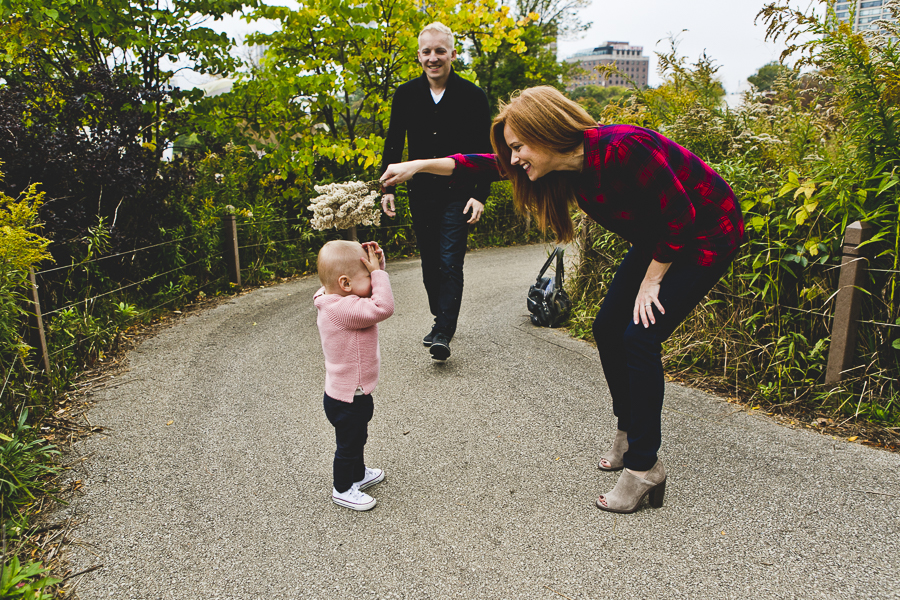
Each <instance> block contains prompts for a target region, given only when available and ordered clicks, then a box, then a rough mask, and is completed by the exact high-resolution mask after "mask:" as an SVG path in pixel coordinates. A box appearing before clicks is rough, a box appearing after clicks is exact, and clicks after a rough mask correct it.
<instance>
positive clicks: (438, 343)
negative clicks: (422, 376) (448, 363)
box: [429, 333, 450, 362]
mask: <svg viewBox="0 0 900 600" xmlns="http://www.w3.org/2000/svg"><path fill="white" fill-rule="evenodd" d="M429 351H430V352H431V359H432V360H437V361H441V362H443V361H445V360H447V359H448V358H450V338H449V337H447V336H446V335H445V334H443V333H436V334H435V336H434V339H433V340H432V342H431V350H429Z"/></svg>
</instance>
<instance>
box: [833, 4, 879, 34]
mask: <svg viewBox="0 0 900 600" xmlns="http://www.w3.org/2000/svg"><path fill="white" fill-rule="evenodd" d="M885 4H887V0H838V2H837V3H836V4H835V5H834V11H835V13H837V17H838V19H841V20H842V21H850V16H851V15H850V13H851V12H852V13H853V22H852V25H853V31H866V30H867V29H876V27H875V24H874V21H877V20H878V19H892V18H893V15H891V13H890V11H889V10H888V9H887V8H886V7H885V6H884V5H885Z"/></svg>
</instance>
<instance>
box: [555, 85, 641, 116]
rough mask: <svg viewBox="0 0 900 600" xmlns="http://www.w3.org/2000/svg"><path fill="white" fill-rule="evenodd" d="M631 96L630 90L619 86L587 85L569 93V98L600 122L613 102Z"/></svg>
mask: <svg viewBox="0 0 900 600" xmlns="http://www.w3.org/2000/svg"><path fill="white" fill-rule="evenodd" d="M628 94H630V91H629V90H628V88H624V87H620V86H617V85H613V86H609V87H602V86H599V85H586V86H582V87H578V88H575V89H574V90H572V91H571V92H569V93H568V96H569V98H571V99H572V100H574V101H575V102H577V103H579V104H580V105H581V106H583V107H584V109H585V110H586V111H588V113H589V114H590V115H591V116H592V117H594V118H595V119H597V120H598V121H599V120H600V117H601V116H602V115H603V109H604V108H606V106H607V105H609V104H610V103H612V102H617V101H619V100H621V99H623V98H624V97H625V96H626V95H628Z"/></svg>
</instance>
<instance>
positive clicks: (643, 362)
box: [594, 247, 731, 471]
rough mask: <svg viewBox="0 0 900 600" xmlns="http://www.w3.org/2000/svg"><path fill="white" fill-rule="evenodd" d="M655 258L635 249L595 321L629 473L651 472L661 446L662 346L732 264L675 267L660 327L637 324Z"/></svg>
mask: <svg viewBox="0 0 900 600" xmlns="http://www.w3.org/2000/svg"><path fill="white" fill-rule="evenodd" d="M652 258H653V252H652V249H639V248H636V247H632V248H631V250H629V251H628V254H627V255H626V256H625V258H624V259H623V260H622V263H621V264H620V265H619V268H618V270H617V271H616V275H615V277H613V281H612V284H611V285H610V287H609V292H607V294H606V297H605V298H604V299H603V304H602V305H601V307H600V311H599V312H598V313H597V317H596V318H595V319H594V340H595V341H596V342H597V350H598V351H599V352H600V362H601V363H602V365H603V373H604V375H605V376H606V381H607V383H608V384H609V393H610V395H611V396H612V400H613V413H614V414H615V415H616V418H617V419H618V428H619V429H620V430H622V431H627V432H628V451H627V452H626V453H625V467H626V468H629V469H631V470H633V471H647V470H649V469H651V468H652V467H653V465H654V464H655V463H656V459H657V452H658V451H659V446H660V443H661V435H662V434H661V420H662V405H663V393H664V389H665V377H664V375H663V368H662V355H661V349H662V343H663V342H664V341H665V340H666V339H667V338H668V337H669V336H670V335H672V332H673V331H675V329H676V328H677V327H678V325H679V324H681V322H682V321H684V319H685V318H686V317H687V316H688V314H690V312H691V311H692V310H693V309H694V307H695V306H697V305H698V304H699V303H700V302H701V301H702V300H703V298H704V297H705V296H706V294H707V292H709V290H711V289H712V287H713V285H715V284H716V282H717V281H718V280H719V279H720V278H721V277H722V275H723V274H724V273H725V272H726V271H727V270H728V266H729V265H730V264H731V260H725V261H723V264H719V265H716V266H713V267H701V266H699V265H696V264H692V263H690V262H686V261H681V262H678V261H676V262H674V263H672V266H671V267H669V270H668V271H667V272H666V274H665V276H664V277H663V280H662V283H661V284H660V290H659V296H658V298H659V302H660V304H662V306H663V308H664V309H665V310H666V313H665V314H661V313H660V312H659V310H657V308H656V307H655V306H654V307H653V313H654V315H655V317H656V323H655V324H652V323H651V324H650V326H649V327H647V328H645V327H644V325H643V323H641V322H638V324H637V325H635V324H634V317H633V314H634V301H635V299H636V298H637V294H638V290H639V289H640V287H641V281H643V279H644V275H645V274H646V272H647V267H648V266H649V265H650V261H651V260H652Z"/></svg>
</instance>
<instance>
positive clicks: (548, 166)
mask: <svg viewBox="0 0 900 600" xmlns="http://www.w3.org/2000/svg"><path fill="white" fill-rule="evenodd" d="M503 138H504V139H505V140H506V145H507V146H509V149H510V150H511V151H512V154H511V156H510V160H509V162H510V164H511V165H512V166H514V167H516V166H517V167H521V168H522V169H523V170H524V171H525V174H526V175H527V176H528V179H530V180H531V181H536V180H537V179H539V178H541V177H543V176H544V175H546V174H547V173H549V172H550V171H553V170H554V166H553V160H552V159H553V155H552V154H551V153H550V152H547V151H546V150H543V149H541V148H534V147H532V146H529V145H527V144H526V143H525V142H523V141H521V140H520V139H519V136H518V135H516V132H515V131H513V129H512V127H510V126H509V123H507V124H506V126H505V127H504V128H503Z"/></svg>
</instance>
